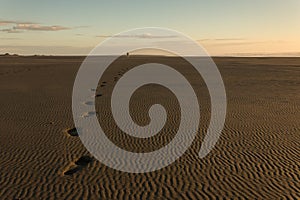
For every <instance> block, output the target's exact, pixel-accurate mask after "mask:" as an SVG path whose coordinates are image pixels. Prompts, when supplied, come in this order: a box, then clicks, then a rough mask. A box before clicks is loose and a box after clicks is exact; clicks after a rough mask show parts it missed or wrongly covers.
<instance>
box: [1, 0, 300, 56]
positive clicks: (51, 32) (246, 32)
mask: <svg viewBox="0 0 300 200" xmlns="http://www.w3.org/2000/svg"><path fill="white" fill-rule="evenodd" d="M0 5H1V6H0V54H2V53H6V52H8V53H17V54H25V55H32V54H47V55H86V54H88V53H89V52H90V51H91V50H92V49H93V48H94V47H95V46H97V45H98V44H99V43H100V42H102V41H103V40H105V39H106V38H107V37H109V36H111V35H114V34H117V33H119V32H122V31H126V30H130V29H133V28H141V27H162V28H169V29H174V30H176V31H179V32H182V33H184V34H186V35H188V36H190V37H191V38H192V39H194V40H195V41H197V42H198V43H199V44H201V45H202V46H203V47H204V48H205V49H206V51H207V52H208V53H209V54H210V55H212V56H300V0H206V1H204V0H190V1H179V0H178V1H177V0H172V1H166V0H151V1H141V0H132V1H129V0H119V1H116V0H115V1H114V0H86V1H83V0H73V1H67V0H57V1H55V0H52V1H40V0H27V1H23V0H0ZM145 34H147V33H145ZM137 39H138V38H137Z"/></svg>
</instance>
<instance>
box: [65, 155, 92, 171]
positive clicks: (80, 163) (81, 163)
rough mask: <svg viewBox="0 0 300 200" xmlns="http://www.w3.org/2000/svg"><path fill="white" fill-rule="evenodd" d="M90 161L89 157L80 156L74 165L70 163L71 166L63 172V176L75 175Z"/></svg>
mask: <svg viewBox="0 0 300 200" xmlns="http://www.w3.org/2000/svg"><path fill="white" fill-rule="evenodd" d="M92 161H93V158H92V157H90V156H82V157H80V158H79V159H78V160H76V161H75V162H74V163H71V165H70V166H69V167H68V168H67V170H66V171H65V172H64V175H72V174H75V173H76V172H79V171H80V170H82V169H83V168H84V167H86V166H87V165H88V164H89V163H91V162H92Z"/></svg>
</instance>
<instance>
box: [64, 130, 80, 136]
mask: <svg viewBox="0 0 300 200" xmlns="http://www.w3.org/2000/svg"><path fill="white" fill-rule="evenodd" d="M66 133H68V134H69V135H70V136H78V132H77V129H76V128H70V129H67V130H66Z"/></svg>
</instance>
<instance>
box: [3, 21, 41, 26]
mask: <svg viewBox="0 0 300 200" xmlns="http://www.w3.org/2000/svg"><path fill="white" fill-rule="evenodd" d="M11 24H37V23H35V22H28V21H27V22H26V21H12V20H0V26H7V25H11Z"/></svg>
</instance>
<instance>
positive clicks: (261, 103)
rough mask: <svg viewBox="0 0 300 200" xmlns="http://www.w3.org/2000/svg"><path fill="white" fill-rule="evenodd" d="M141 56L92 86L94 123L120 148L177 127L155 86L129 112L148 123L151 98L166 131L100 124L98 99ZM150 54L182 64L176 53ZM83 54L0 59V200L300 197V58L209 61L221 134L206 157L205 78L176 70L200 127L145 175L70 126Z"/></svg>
mask: <svg viewBox="0 0 300 200" xmlns="http://www.w3.org/2000/svg"><path fill="white" fill-rule="evenodd" d="M139 59H144V60H145V59H146V60H147V59H149V58H144V57H136V58H130V60H128V62H127V63H126V62H125V63H123V64H122V65H121V64H120V65H117V66H115V68H112V69H111V70H109V71H108V72H107V73H106V75H105V76H104V77H103V78H102V79H101V80H100V81H99V86H98V88H91V90H95V91H96V97H95V98H96V111H97V112H102V113H106V115H104V116H105V117H102V118H100V119H99V122H100V123H101V124H102V126H103V127H104V129H106V130H107V131H108V134H107V136H108V137H109V138H110V139H111V140H112V141H114V142H115V143H116V144H117V145H119V146H120V147H122V148H124V149H127V150H131V151H136V152H147V151H152V150H155V149H157V148H159V147H161V146H162V145H164V144H166V143H168V142H169V141H170V140H171V139H172V137H174V134H176V124H177V122H178V120H179V118H178V114H179V112H178V110H177V107H178V104H177V103H178V102H177V101H176V99H174V98H169V96H170V95H171V94H168V92H167V91H166V90H165V88H161V87H158V86H155V85H148V86H146V87H143V88H141V89H140V90H139V91H138V92H137V93H136V94H135V96H134V98H133V99H134V101H133V102H132V103H131V106H130V109H131V111H132V116H133V119H134V120H135V121H136V122H137V123H139V124H141V125H143V124H147V123H148V122H149V121H148V120H149V119H148V118H147V112H146V111H147V109H148V107H149V105H151V104H153V103H155V102H160V103H162V104H163V105H164V106H165V107H166V108H167V110H168V111H169V113H170V114H171V116H170V118H169V121H168V124H167V125H166V127H164V130H163V131H162V132H161V133H159V134H158V135H157V136H156V137H154V138H151V139H148V140H146V141H141V140H136V139H132V138H130V137H128V136H127V135H125V134H123V133H120V130H118V129H117V128H116V127H115V126H114V125H110V124H109V123H107V122H108V121H109V120H110V118H111V116H110V113H109V110H106V108H105V106H104V105H106V104H107V102H109V94H110V91H111V90H112V87H113V85H114V84H115V83H116V81H118V79H119V78H120V77H121V76H122V74H124V73H125V72H126V70H128V69H130V65H132V63H134V62H136V63H139V62H140V61H141V60H139ZM156 59H158V61H160V62H167V63H169V64H173V65H174V66H175V67H176V66H177V67H178V68H180V62H178V60H175V61H172V60H166V59H167V58H156ZM159 59H161V60H159ZM82 60H83V58H82V57H0V91H1V98H0V102H1V104H0V105H1V107H0V154H1V156H0V160H1V167H0V199H14V198H15V199H216V198H218V197H219V198H223V197H224V198H226V199H232V198H238V197H240V198H245V199H280V198H284V197H285V198H288V199H293V198H294V199H298V198H300V176H299V174H300V170H299V169H300V157H299V153H300V120H299V119H300V112H299V111H300V58H214V60H215V62H216V64H217V66H218V68H219V70H220V72H221V74H222V76H223V79H224V83H225V87H226V92H227V98H228V112H227V118H226V124H225V128H224V130H223V133H222V136H221V138H220V139H219V141H218V143H217V145H216V146H215V148H214V149H213V151H212V152H210V154H209V155H208V156H207V157H205V158H203V159H200V158H199V157H198V151H199V149H200V145H201V140H202V139H203V136H204V134H205V130H206V128H207V124H208V122H209V118H210V114H209V113H210V103H209V96H208V93H207V90H206V86H205V84H203V82H201V81H200V83H198V80H199V79H201V77H199V76H197V75H195V73H193V71H192V70H190V69H189V68H180V70H181V72H182V73H183V74H185V75H186V76H187V77H188V78H189V80H190V82H191V83H192V84H194V86H193V87H194V89H195V91H196V92H197V95H198V98H199V102H200V106H201V123H200V129H199V133H198V135H197V138H196V140H195V141H194V143H193V145H192V146H191V147H190V149H189V150H188V151H187V152H186V153H185V154H184V155H183V156H182V157H181V158H180V159H178V160H177V161H176V162H174V163H173V164H172V165H170V166H168V167H166V168H163V169H161V170H159V171H155V172H151V173H146V174H129V173H124V172H119V171H116V170H113V169H110V168H108V167H106V166H104V165H103V164H101V163H100V162H99V161H97V160H96V159H94V158H93V157H92V155H90V154H89V153H88V152H87V150H86V149H85V147H84V146H83V145H82V144H81V141H80V139H79V137H78V135H77V133H76V130H74V129H73V128H74V124H73V119H72V110H71V100H72V99H71V98H72V87H73V82H74V79H75V76H76V73H77V70H78V68H79V66H80V64H81V62H82ZM143 62H144V61H143ZM171 96H172V95H171ZM167 97H168V98H167ZM87 103H88V102H87ZM95 114H97V113H84V114H83V117H88V116H89V115H95ZM125 164H126V163H125Z"/></svg>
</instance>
